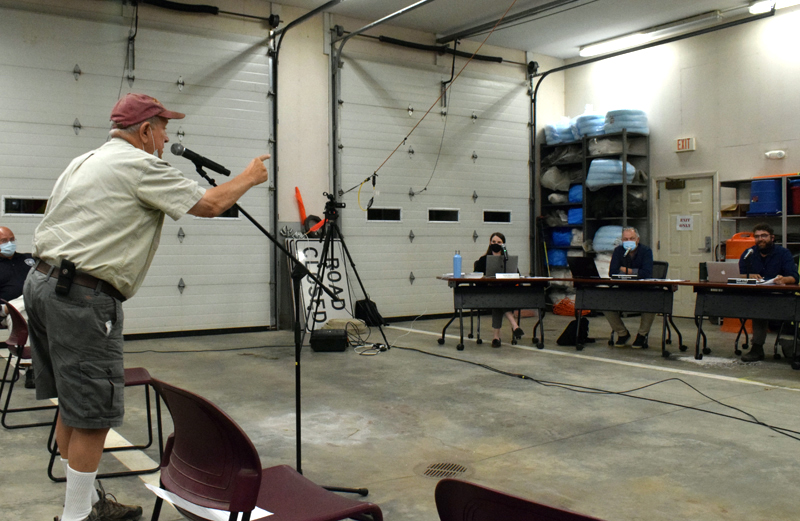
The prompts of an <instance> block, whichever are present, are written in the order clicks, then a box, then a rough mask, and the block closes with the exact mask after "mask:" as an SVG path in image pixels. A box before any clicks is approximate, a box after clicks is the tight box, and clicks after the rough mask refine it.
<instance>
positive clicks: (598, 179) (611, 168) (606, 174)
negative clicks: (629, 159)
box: [586, 159, 636, 191]
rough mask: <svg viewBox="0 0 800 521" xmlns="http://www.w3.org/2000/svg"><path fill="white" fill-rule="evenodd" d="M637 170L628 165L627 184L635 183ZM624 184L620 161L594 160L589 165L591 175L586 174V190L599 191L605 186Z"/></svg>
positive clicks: (626, 169) (626, 170)
mask: <svg viewBox="0 0 800 521" xmlns="http://www.w3.org/2000/svg"><path fill="white" fill-rule="evenodd" d="M635 174H636V168H635V167H634V166H633V165H632V164H630V163H626V167H625V175H626V177H627V179H628V180H627V182H628V183H631V182H633V176H634V175H635ZM621 184H622V161H620V160H619V159H594V160H593V161H592V162H591V163H590V164H589V173H588V174H586V188H588V189H589V190H592V191H594V190H599V189H600V188H603V187H604V186H612V185H621Z"/></svg>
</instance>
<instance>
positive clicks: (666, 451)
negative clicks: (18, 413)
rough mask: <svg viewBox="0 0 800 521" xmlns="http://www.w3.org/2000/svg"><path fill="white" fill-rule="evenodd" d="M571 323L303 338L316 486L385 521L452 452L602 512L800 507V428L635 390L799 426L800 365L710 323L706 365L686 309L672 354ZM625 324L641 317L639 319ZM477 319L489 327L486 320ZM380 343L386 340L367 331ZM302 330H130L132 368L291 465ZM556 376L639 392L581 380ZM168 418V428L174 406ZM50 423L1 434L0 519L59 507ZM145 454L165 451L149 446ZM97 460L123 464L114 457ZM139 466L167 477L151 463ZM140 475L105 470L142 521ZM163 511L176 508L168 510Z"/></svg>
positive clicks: (734, 514)
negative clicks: (536, 340)
mask: <svg viewBox="0 0 800 521" xmlns="http://www.w3.org/2000/svg"><path fill="white" fill-rule="evenodd" d="M659 320H660V319H659ZM568 321H569V319H568V318H565V317H558V316H554V315H548V316H547V318H546V320H545V324H546V329H547V331H546V348H545V349H544V350H541V351H540V350H537V349H535V348H534V347H532V346H531V336H530V330H531V327H532V325H533V320H532V319H525V320H524V321H523V328H524V329H525V330H526V332H527V335H526V336H525V337H524V338H523V340H522V342H521V343H520V345H518V346H511V345H509V344H508V338H506V341H505V342H504V345H503V347H502V348H500V349H493V348H491V347H490V345H489V344H488V343H487V342H484V343H483V344H482V345H477V344H476V343H475V341H474V340H468V341H467V342H466V349H465V350H464V351H460V352H459V351H457V350H456V348H455V345H456V343H457V341H456V339H455V337H448V338H447V341H446V343H445V344H444V345H442V346H440V345H439V344H438V343H437V335H438V333H439V332H440V331H441V327H442V326H443V324H444V320H425V321H423V320H419V321H416V322H414V323H411V322H408V323H397V324H393V325H392V326H390V327H388V328H386V335H387V337H388V338H389V341H390V342H391V343H392V345H394V346H397V347H395V348H392V349H391V350H389V351H386V352H382V353H379V354H377V355H375V356H359V355H358V354H356V353H355V352H353V351H352V350H348V351H347V352H344V353H315V352H313V351H311V350H310V349H308V348H304V350H303V353H302V389H303V391H302V404H303V407H302V420H303V428H302V442H303V445H302V447H303V453H302V456H303V457H302V468H303V471H304V474H305V475H306V476H307V477H308V478H310V479H312V480H314V481H316V482H317V483H320V484H325V485H336V486H348V487H368V488H369V491H370V493H369V496H368V497H367V499H368V500H369V501H372V502H374V503H377V504H378V505H380V507H381V509H382V510H383V512H384V517H385V518H386V519H389V520H409V521H410V520H414V521H434V520H436V519H438V516H437V513H436V506H435V504H434V495H433V493H434V487H435V485H436V483H437V479H434V478H430V477H426V476H425V475H424V472H425V470H426V469H427V468H428V467H429V466H430V465H433V464H436V463H457V464H460V465H463V466H464V467H466V469H467V470H466V472H465V474H463V475H462V476H460V477H462V478H464V479H467V480H471V481H475V482H477V483H480V484H483V485H486V486H489V487H492V488H496V489H500V490H504V491H507V492H510V493H513V494H517V495H520V496H523V497H526V498H530V499H533V500H536V501H540V502H543V503H548V504H551V505H555V506H559V507H564V508H568V509H573V510H576V511H579V512H583V513H586V514H590V515H593V516H597V517H599V518H604V519H609V520H674V519H692V520H702V521H705V520H718V519H747V520H756V519H758V520H762V519H763V520H767V519H769V520H790V519H791V520H795V519H797V518H798V514H797V511H798V509H797V506H796V504H795V501H796V496H797V484H796V482H797V469H798V467H800V465H799V464H800V450H798V449H800V443H798V441H797V440H795V439H791V438H789V437H786V436H784V435H781V434H780V433H778V432H775V431H774V430H770V429H769V428H767V427H765V426H761V425H755V424H753V423H746V422H742V421H738V420H735V419H731V418H727V417H724V416H719V415H714V414H710V413H709V412H701V411H697V410H688V409H686V408H682V407H680V406H677V405H673V404H666V403H658V402H655V401H647V400H641V399H636V398H652V399H655V400H663V401H665V402H673V403H674V404H681V405H684V406H691V407H696V408H699V409H704V410H705V411H710V412H714V413H721V414H727V415H731V416H734V417H736V418H744V419H747V418H748V417H747V414H745V413H749V414H752V415H754V416H755V417H756V418H758V420H759V421H761V422H764V423H767V424H771V425H773V426H777V427H782V428H785V429H791V430H795V431H800V407H798V405H800V372H796V371H793V370H792V369H791V368H790V367H789V364H788V363H787V362H786V361H785V360H780V361H775V360H773V359H772V358H768V359H767V360H765V361H763V362H759V363H755V364H743V363H741V362H739V361H738V360H737V358H736V357H735V355H734V353H733V339H734V337H735V335H733V334H730V333H722V332H720V331H719V328H718V327H713V326H709V328H708V329H709V331H708V333H709V346H710V347H711V348H712V349H713V352H712V353H711V354H710V355H706V357H705V358H704V360H702V361H700V362H698V361H696V360H694V358H693V350H694V335H695V331H696V330H695V328H694V325H693V324H692V323H691V322H690V321H689V320H682V319H678V320H676V322H677V324H678V326H679V327H680V328H681V330H682V332H683V333H684V335H685V337H684V343H685V344H687V345H690V346H691V347H690V349H689V351H687V352H686V353H681V352H680V351H679V350H678V349H677V345H676V344H677V340H675V341H674V343H673V345H672V346H670V350H671V351H673V355H672V357H671V358H670V359H668V360H665V359H663V358H661V356H660V350H659V349H658V347H657V345H658V343H659V342H660V327H657V326H658V325H659V324H660V323H659V321H657V322H656V324H655V325H654V327H653V334H652V335H651V341H650V342H651V348H650V349H649V350H633V349H631V348H615V347H609V346H608V345H607V344H606V339H607V335H608V333H609V332H610V329H609V327H608V324H607V322H606V321H605V319H603V318H602V317H597V318H593V319H591V327H590V335H591V336H593V337H596V338H598V342H597V343H595V344H591V345H587V347H586V348H585V349H584V350H583V351H582V352H580V353H578V352H576V350H575V349H574V348H573V347H559V346H557V345H556V344H555V339H556V338H557V337H558V335H559V334H560V332H561V331H562V330H563V329H564V327H565V326H566V324H567V322H568ZM626 322H628V327H629V329H630V330H631V331H635V328H636V326H637V325H638V318H634V317H632V318H628V319H626ZM483 331H484V332H487V331H489V319H488V318H485V319H484V322H483ZM456 332H457V329H456V328H455V327H451V329H450V330H449V333H451V334H455V333H456ZM504 334H505V335H507V336H508V335H510V331H508V329H506V330H505V331H504ZM772 338H773V337H772V335H770V337H769V338H768V342H771V340H772ZM370 340H371V341H372V342H380V341H382V340H381V339H380V338H379V336H378V335H377V334H376V332H374V331H373V334H372V336H371V337H370ZM291 343H292V335H291V333H290V332H282V331H281V332H265V333H249V334H231V335H221V336H206V337H188V338H178V339H158V340H137V341H130V342H128V343H127V344H126V366H128V367H136V366H143V367H146V368H147V369H148V370H149V371H150V373H151V374H152V375H153V376H154V377H157V378H160V379H162V380H165V381H167V382H170V383H172V384H174V385H177V386H180V387H184V388H186V389H189V390H192V391H194V392H197V393H199V394H201V395H203V396H205V397H207V398H209V399H211V400H212V401H214V402H215V403H217V405H219V406H220V407H221V408H223V409H224V410H225V411H227V412H228V413H229V414H230V415H231V416H232V417H233V418H234V419H236V420H237V421H238V422H239V423H240V424H241V425H242V427H243V428H244V429H245V431H246V432H248V434H249V435H250V437H251V438H252V440H253V443H254V444H255V446H256V447H257V448H258V450H259V452H260V454H261V456H262V460H263V464H264V465H265V466H270V465H276V464H284V463H285V464H290V465H292V466H294V465H295V462H296V459H295V458H296V454H295V415H294V403H295V402H294V400H295V392H294V389H295V387H294V382H295V380H294V377H295V370H294V350H293V348H292V347H291ZM401 346H403V347H409V348H414V349H416V350H419V351H422V352H419V351H416V350H407V349H401V348H400V347H401ZM770 352H771V347H770ZM425 353H431V354H435V355H441V356H430V355H429V354H425ZM463 361H468V362H471V363H464V362H463ZM475 364H485V366H486V367H481V366H478V365H475ZM489 368H495V369H498V370H501V371H508V372H513V373H517V374H524V375H526V376H527V378H525V379H520V378H515V377H511V376H506V375H503V374H500V373H498V372H495V371H491V370H489ZM545 381H547V382H562V383H565V384H571V385H580V386H585V387H593V388H598V389H603V390H607V391H613V392H621V391H626V390H631V389H639V390H635V391H631V392H629V393H627V394H625V395H610V394H604V393H602V394H598V393H579V392H574V391H572V390H567V389H565V388H563V387H558V386H553V385H550V384H548V383H547V382H545ZM657 382H661V383H657ZM689 385H691V386H693V387H694V388H695V389H692V388H691V387H689ZM645 386H649V387H646V388H643V387H645ZM701 393H703V394H705V395H707V396H703V394H701ZM32 396H33V391H30V390H27V389H24V388H20V389H17V392H15V398H18V399H19V400H20V401H21V402H22V403H25V402H33V399H32ZM141 396H142V395H141V394H140V393H139V391H135V390H134V391H132V392H129V393H128V394H127V396H126V406H127V416H126V425H125V426H123V427H122V428H120V429H119V430H118V431H119V433H120V435H122V436H123V437H125V438H126V439H128V440H130V441H133V442H135V441H137V440H139V439H141V436H142V433H141V428H140V425H141V421H142V418H143V404H142V398H141ZM712 398H713V399H714V400H720V401H721V402H723V403H725V404H726V405H729V406H733V407H736V408H739V409H741V410H742V412H739V411H736V410H733V409H730V408H727V407H723V406H722V405H720V404H717V403H714V401H713V400H712ZM18 403H19V402H18ZM20 419H21V418H20ZM166 429H167V432H171V430H170V424H169V422H168V421H167V427H166ZM47 434H48V429H47V428H34V429H23V430H15V431H11V430H4V431H3V432H2V433H0V451H2V457H0V462H2V463H1V464H2V472H0V490H2V491H3V493H2V496H0V519H1V520H12V519H13V520H18V519H21V520H48V521H49V520H51V519H53V516H55V515H60V512H61V507H60V505H61V504H62V501H63V495H64V485H63V484H55V483H52V482H50V481H49V480H48V478H47V476H46V474H45V468H46V465H47V459H48V453H47V451H46V449H45V442H46V438H47ZM795 436H797V437H799V438H800V435H798V434H795ZM146 455H147V456H149V457H150V458H153V459H156V458H157V452H156V451H155V450H148V451H146ZM101 466H102V469H103V470H108V469H114V468H118V467H120V466H121V463H120V462H118V461H117V460H116V459H115V457H114V456H113V455H110V454H107V455H105V456H104V457H103V461H102V463H101ZM143 479H144V481H148V482H153V483H157V475H150V476H145V477H144V478H143ZM143 479H141V478H139V477H128V478H116V479H108V480H105V482H104V485H105V487H106V490H107V491H109V492H113V493H114V494H115V495H116V496H117V498H118V499H119V500H120V501H122V502H126V503H137V504H141V505H143V507H144V510H145V514H144V518H145V519H149V517H150V514H151V512H152V507H153V502H154V497H153V495H152V493H151V492H149V491H148V490H147V489H145V487H144V484H143ZM161 519H164V520H166V521H171V520H177V519H181V517H180V516H179V515H178V514H177V513H176V512H175V511H174V510H172V509H166V510H165V511H163V512H162V516H161Z"/></svg>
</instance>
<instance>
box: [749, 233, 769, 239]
mask: <svg viewBox="0 0 800 521" xmlns="http://www.w3.org/2000/svg"><path fill="white" fill-rule="evenodd" d="M771 235H772V234H769V233H759V234H756V235H753V237H755V238H756V239H769V238H770V236H771Z"/></svg>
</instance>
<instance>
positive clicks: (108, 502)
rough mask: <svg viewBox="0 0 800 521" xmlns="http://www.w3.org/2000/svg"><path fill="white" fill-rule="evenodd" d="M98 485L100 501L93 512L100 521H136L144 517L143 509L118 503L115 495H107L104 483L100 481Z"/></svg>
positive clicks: (94, 506)
mask: <svg viewBox="0 0 800 521" xmlns="http://www.w3.org/2000/svg"><path fill="white" fill-rule="evenodd" d="M97 485H98V486H99V487H100V488H98V489H97V495H98V496H100V500H99V501H98V502H97V503H95V504H94V505H93V506H92V511H93V512H97V520H98V521H135V520H136V519H139V518H140V517H142V507H140V506H134V505H123V504H121V503H117V498H115V497H114V495H113V494H106V491H105V490H104V489H103V484H102V483H100V482H99V481H98V482H97Z"/></svg>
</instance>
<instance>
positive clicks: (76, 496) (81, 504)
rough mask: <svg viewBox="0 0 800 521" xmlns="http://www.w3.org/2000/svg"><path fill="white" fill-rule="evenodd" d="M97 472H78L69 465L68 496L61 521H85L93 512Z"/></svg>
mask: <svg viewBox="0 0 800 521" xmlns="http://www.w3.org/2000/svg"><path fill="white" fill-rule="evenodd" d="M96 475H97V471H94V472H78V471H77V470H73V469H72V467H70V466H69V465H67V494H66V499H65V500H64V513H63V514H61V521H83V520H84V519H86V518H87V517H88V516H89V514H90V513H91V512H92V503H91V501H92V490H94V478H95V476H96Z"/></svg>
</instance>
